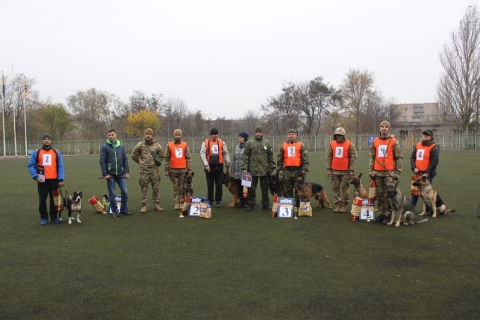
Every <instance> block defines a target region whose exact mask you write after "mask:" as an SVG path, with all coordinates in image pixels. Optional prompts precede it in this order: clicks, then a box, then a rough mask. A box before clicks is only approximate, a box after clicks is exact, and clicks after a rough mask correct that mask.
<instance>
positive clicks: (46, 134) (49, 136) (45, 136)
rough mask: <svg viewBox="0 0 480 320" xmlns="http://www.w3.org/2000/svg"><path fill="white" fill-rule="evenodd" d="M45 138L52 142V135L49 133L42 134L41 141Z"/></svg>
mask: <svg viewBox="0 0 480 320" xmlns="http://www.w3.org/2000/svg"><path fill="white" fill-rule="evenodd" d="M45 138H48V139H50V140H52V135H51V134H50V133H44V134H43V136H42V140H43V139H45Z"/></svg>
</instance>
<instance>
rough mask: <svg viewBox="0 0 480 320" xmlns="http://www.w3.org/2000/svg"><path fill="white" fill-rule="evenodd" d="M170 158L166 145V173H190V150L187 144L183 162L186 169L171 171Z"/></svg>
mask: <svg viewBox="0 0 480 320" xmlns="http://www.w3.org/2000/svg"><path fill="white" fill-rule="evenodd" d="M172 142H174V141H172ZM174 143H175V142H174ZM179 143H180V142H179ZM171 157H172V155H171V153H170V149H169V148H168V145H167V146H166V147H165V172H167V171H168V172H171V173H182V172H185V171H192V156H191V155H190V149H189V148H188V144H187V150H186V151H185V160H186V162H187V168H185V169H171V168H170V159H171Z"/></svg>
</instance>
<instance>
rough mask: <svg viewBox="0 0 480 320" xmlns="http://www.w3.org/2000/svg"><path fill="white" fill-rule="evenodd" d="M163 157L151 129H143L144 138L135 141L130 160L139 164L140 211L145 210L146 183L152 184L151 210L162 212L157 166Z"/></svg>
mask: <svg viewBox="0 0 480 320" xmlns="http://www.w3.org/2000/svg"><path fill="white" fill-rule="evenodd" d="M164 157H165V152H164V151H163V148H162V146H160V144H159V143H158V141H157V140H156V139H154V138H153V130H152V129H151V128H147V129H145V132H144V139H143V141H140V142H139V143H137V145H136V146H135V147H134V148H133V150H132V160H133V161H135V162H136V163H138V164H139V165H140V179H139V180H138V182H139V184H140V193H141V196H142V208H141V209H140V212H142V213H144V212H147V209H148V205H147V198H148V192H147V191H148V184H149V183H151V184H152V190H153V193H152V201H153V210H155V211H159V212H162V211H163V208H162V207H160V191H159V189H158V187H159V185H160V172H159V170H158V167H159V166H160V165H161V163H162V160H163V159H164Z"/></svg>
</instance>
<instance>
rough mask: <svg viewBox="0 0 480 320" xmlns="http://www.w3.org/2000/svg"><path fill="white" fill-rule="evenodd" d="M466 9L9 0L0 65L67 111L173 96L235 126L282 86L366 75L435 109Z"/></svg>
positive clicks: (222, 0) (2, 21)
mask: <svg viewBox="0 0 480 320" xmlns="http://www.w3.org/2000/svg"><path fill="white" fill-rule="evenodd" d="M471 3H472V1H463V0H457V1H452V0H448V1H447V0H435V1H418V0H415V1H385V0H383V1H377V0H371V1H347V0H343V1H338V0H337V1H320V0H316V1H313V0H312V1H310V0H305V1H302V0H295V1H293V0H288V1H285V0H276V1H270V0H269V1H267V0H241V1H229V0H218V1H217V0H210V1H204V0H196V1H195V0H175V1H162V0H152V1H147V0H135V1H132V0H130V1H126V0H109V1H103V0H94V1H93V0H83V1H69V0H63V1H54V0H50V1H48V0H30V1H27V0H15V1H2V3H1V5H0V69H1V70H3V72H4V73H5V75H7V76H11V73H12V64H13V72H14V73H15V74H17V73H24V74H25V75H26V76H27V77H28V78H35V79H36V81H37V82H38V83H37V85H36V87H35V89H36V90H38V91H39V92H40V95H41V98H42V99H46V98H47V97H51V99H52V101H53V102H54V103H59V102H60V103H64V104H66V98H67V97H68V96H70V95H72V94H75V93H76V92H77V91H79V90H80V91H85V90H88V89H90V88H96V89H99V90H103V91H108V92H110V93H113V94H116V95H118V96H119V97H120V98H121V99H122V100H123V101H124V102H128V97H129V96H130V95H132V93H133V91H134V90H142V91H144V92H145V93H146V94H148V95H151V94H154V93H155V94H160V93H161V94H164V95H165V97H166V98H168V97H172V98H181V99H183V101H184V102H185V103H186V105H187V107H188V109H189V110H191V111H196V110H201V111H202V112H203V113H204V114H206V115H207V116H208V117H211V118H216V117H217V116H225V117H227V118H240V117H242V116H243V115H244V113H245V112H246V111H248V110H258V109H259V106H260V105H261V104H262V103H265V102H266V100H267V98H268V97H271V96H275V95H277V94H279V93H280V90H281V87H282V84H283V83H284V82H286V81H293V82H297V81H306V80H311V79H313V78H315V77H317V76H322V77H323V78H324V79H325V81H326V82H329V83H330V84H332V85H334V86H337V85H339V84H340V83H341V81H342V79H343V78H344V77H345V74H346V73H347V72H348V70H349V69H360V70H365V69H367V70H369V71H371V72H373V74H374V76H375V86H376V88H377V89H378V90H379V91H381V92H382V94H383V95H384V96H385V97H387V98H389V97H393V98H395V101H396V102H397V103H424V102H434V101H435V90H436V85H437V83H438V79H439V76H440V74H441V72H442V68H441V66H440V62H439V59H438V55H439V52H440V50H441V47H442V45H443V44H444V43H445V42H446V41H447V40H448V37H449V34H450V32H451V31H453V30H456V29H457V26H458V22H459V21H460V19H461V18H462V16H463V14H464V13H465V11H466V9H467V7H468V5H469V4H471Z"/></svg>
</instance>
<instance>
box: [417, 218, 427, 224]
mask: <svg viewBox="0 0 480 320" xmlns="http://www.w3.org/2000/svg"><path fill="white" fill-rule="evenodd" d="M427 221H428V218H425V219H423V220H415V223H424V222H427Z"/></svg>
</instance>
